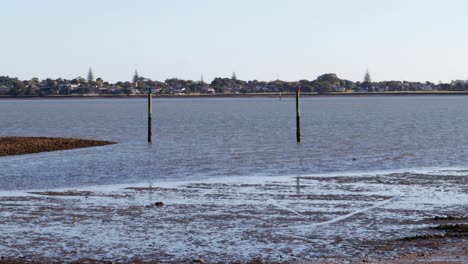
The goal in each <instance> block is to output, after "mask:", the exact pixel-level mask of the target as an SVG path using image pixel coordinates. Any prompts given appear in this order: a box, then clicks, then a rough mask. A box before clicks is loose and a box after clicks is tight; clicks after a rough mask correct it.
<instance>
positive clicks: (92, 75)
mask: <svg viewBox="0 0 468 264" xmlns="http://www.w3.org/2000/svg"><path fill="white" fill-rule="evenodd" d="M93 82H94V73H93V69H91V67H89V70H88V84H89V85H91V84H92V83H93Z"/></svg>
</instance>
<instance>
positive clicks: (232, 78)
mask: <svg viewBox="0 0 468 264" xmlns="http://www.w3.org/2000/svg"><path fill="white" fill-rule="evenodd" d="M231 80H233V81H237V75H236V73H235V72H233V73H232V77H231Z"/></svg>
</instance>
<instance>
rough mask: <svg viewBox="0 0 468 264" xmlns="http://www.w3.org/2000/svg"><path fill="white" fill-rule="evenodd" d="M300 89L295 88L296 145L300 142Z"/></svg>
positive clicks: (298, 87)
mask: <svg viewBox="0 0 468 264" xmlns="http://www.w3.org/2000/svg"><path fill="white" fill-rule="evenodd" d="M300 93H301V87H300V86H297V87H296V140H297V143H300V142H301V107H300V101H299V97H300Z"/></svg>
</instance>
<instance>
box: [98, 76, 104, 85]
mask: <svg viewBox="0 0 468 264" xmlns="http://www.w3.org/2000/svg"><path fill="white" fill-rule="evenodd" d="M103 83H104V80H103V79H102V78H101V77H98V78H97V79H96V84H97V86H98V87H99V88H100V87H102V84H103Z"/></svg>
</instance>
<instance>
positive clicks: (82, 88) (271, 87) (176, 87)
mask: <svg viewBox="0 0 468 264" xmlns="http://www.w3.org/2000/svg"><path fill="white" fill-rule="evenodd" d="M297 86H300V87H301V90H302V91H303V92H305V93H317V94H330V93H377V92H378V93H388V92H418V91H424V92H431V91H446V92H447V91H449V92H454V91H468V81H463V80H456V81H452V82H450V83H442V82H440V83H438V84H434V83H431V82H407V81H382V82H373V81H372V79H371V75H370V73H369V72H368V71H367V72H366V74H365V76H364V78H363V81H362V82H353V81H349V80H344V79H340V78H339V77H338V76H337V75H336V74H333V73H328V74H324V75H321V76H319V77H317V78H316V79H315V80H299V81H293V82H288V81H282V80H274V81H268V82H267V81H258V80H250V81H244V80H240V79H238V78H237V75H236V74H235V73H233V74H232V77H231V78H215V79H214V80H213V81H212V82H211V83H206V82H205V81H204V79H203V77H202V78H201V79H200V80H199V81H193V80H182V79H177V78H171V79H166V80H165V81H163V82H160V81H155V80H151V79H149V78H145V77H142V76H139V75H138V72H137V71H135V74H134V75H133V78H132V80H130V81H119V82H116V83H111V82H108V81H105V80H103V79H102V78H99V77H98V78H95V77H94V73H93V71H92V69H91V68H90V69H89V71H88V75H87V78H82V77H77V78H74V79H72V80H67V79H62V78H58V79H55V80H54V79H50V78H47V79H44V80H39V79H38V78H32V79H31V80H20V79H18V78H11V77H8V76H0V95H3V96H12V97H16V96H57V95H69V96H73V95H137V94H144V93H147V92H148V90H151V91H152V92H153V93H155V94H159V95H199V94H264V93H289V92H294V91H295V88H296V87H297Z"/></svg>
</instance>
